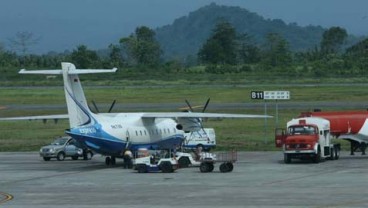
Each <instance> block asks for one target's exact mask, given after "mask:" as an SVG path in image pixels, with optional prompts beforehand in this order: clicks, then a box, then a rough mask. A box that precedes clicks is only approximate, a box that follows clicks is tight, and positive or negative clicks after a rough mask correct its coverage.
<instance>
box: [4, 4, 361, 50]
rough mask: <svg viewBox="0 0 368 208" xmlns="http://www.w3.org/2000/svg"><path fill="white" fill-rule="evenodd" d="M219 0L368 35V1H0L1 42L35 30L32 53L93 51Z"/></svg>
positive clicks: (274, 16)
mask: <svg viewBox="0 0 368 208" xmlns="http://www.w3.org/2000/svg"><path fill="white" fill-rule="evenodd" d="M212 2H215V3H216V4H218V5H229V6H239V7H242V8H245V9H247V10H249V11H251V12H255V13H258V14H259V15H261V16H263V17H265V18H266V19H281V20H283V21H285V22H286V23H292V22H295V23H297V24H298V25H300V26H307V25H321V26H323V27H325V28H328V27H331V26H341V27H344V28H345V29H347V31H348V33H351V34H354V35H368V27H367V25H368V1H367V0H0V43H2V45H4V46H5V48H6V49H8V50H11V44H10V41H9V39H12V38H14V37H15V36H16V33H17V32H24V31H26V32H31V33H32V34H33V35H34V37H35V38H37V39H38V43H37V44H35V45H33V46H32V47H31V48H30V49H31V50H30V52H33V53H46V52H48V51H57V52H63V51H64V50H70V51H71V50H74V49H75V48H76V46H77V45H80V44H85V45H87V46H88V47H89V48H92V49H101V48H107V46H108V45H109V44H111V43H113V44H117V43H118V41H119V39H120V38H121V37H126V36H128V35H129V34H131V33H132V32H134V30H135V28H136V27H138V26H143V25H144V26H148V27H150V28H152V29H155V28H157V27H161V26H164V25H168V24H171V23H173V21H174V20H175V19H177V18H179V17H182V16H185V15H188V14H189V13H190V12H192V11H195V10H197V9H198V8H200V7H202V6H205V5H208V4H210V3H212Z"/></svg>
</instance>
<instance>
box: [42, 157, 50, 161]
mask: <svg viewBox="0 0 368 208" xmlns="http://www.w3.org/2000/svg"><path fill="white" fill-rule="evenodd" d="M50 159H51V158H49V157H43V160H44V161H50Z"/></svg>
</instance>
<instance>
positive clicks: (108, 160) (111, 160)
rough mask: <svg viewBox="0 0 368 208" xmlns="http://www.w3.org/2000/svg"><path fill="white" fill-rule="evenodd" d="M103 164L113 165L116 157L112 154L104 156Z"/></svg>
mask: <svg viewBox="0 0 368 208" xmlns="http://www.w3.org/2000/svg"><path fill="white" fill-rule="evenodd" d="M105 164H106V165H107V166H109V165H115V164H116V158H115V157H114V156H111V157H110V156H107V157H106V158H105Z"/></svg>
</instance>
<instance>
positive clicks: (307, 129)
mask: <svg viewBox="0 0 368 208" xmlns="http://www.w3.org/2000/svg"><path fill="white" fill-rule="evenodd" d="M316 132H317V131H316V128H315V127H313V126H291V127H289V129H288V133H289V135H313V134H316Z"/></svg>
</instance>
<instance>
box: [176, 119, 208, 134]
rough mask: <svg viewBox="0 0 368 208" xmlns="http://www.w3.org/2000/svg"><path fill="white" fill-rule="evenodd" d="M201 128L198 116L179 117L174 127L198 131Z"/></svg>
mask: <svg viewBox="0 0 368 208" xmlns="http://www.w3.org/2000/svg"><path fill="white" fill-rule="evenodd" d="M201 128H202V125H201V120H200V119H199V118H179V119H178V124H177V125H176V129H178V130H183V131H191V132H193V131H199V130H200V129H201Z"/></svg>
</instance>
